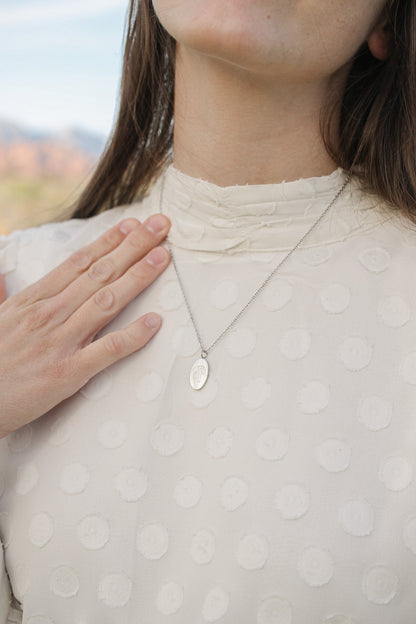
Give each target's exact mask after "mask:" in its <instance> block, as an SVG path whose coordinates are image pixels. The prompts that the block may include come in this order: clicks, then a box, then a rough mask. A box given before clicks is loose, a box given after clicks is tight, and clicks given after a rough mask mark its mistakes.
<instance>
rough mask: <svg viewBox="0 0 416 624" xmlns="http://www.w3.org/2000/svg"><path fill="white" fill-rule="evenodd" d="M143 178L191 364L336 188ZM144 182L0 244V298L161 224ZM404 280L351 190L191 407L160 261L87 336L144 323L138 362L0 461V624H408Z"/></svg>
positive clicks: (408, 392)
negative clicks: (153, 322)
mask: <svg viewBox="0 0 416 624" xmlns="http://www.w3.org/2000/svg"><path fill="white" fill-rule="evenodd" d="M164 175H166V184H165V190H164V202H163V204H164V205H163V212H164V213H166V214H167V215H168V216H169V217H170V219H171V221H172V229H171V232H170V234H169V239H170V241H171V243H172V246H173V249H174V254H175V258H176V260H177V263H178V268H179V271H180V274H181V276H182V279H183V282H184V285H185V289H186V293H187V296H188V299H189V302H190V305H191V308H192V312H193V314H194V316H195V319H196V322H197V326H198V328H199V329H200V332H201V335H202V337H203V340H204V341H205V345H204V346H207V345H210V344H211V343H212V342H213V341H214V340H215V339H216V338H217V337H218V336H219V334H220V333H221V332H222V331H223V329H224V328H225V327H227V325H228V324H229V323H230V322H231V321H232V319H233V318H234V317H235V316H236V314H237V313H238V312H239V311H240V310H241V308H243V306H244V305H245V304H246V302H247V301H248V300H249V299H250V297H251V295H252V294H253V293H254V292H255V291H256V289H257V288H258V287H259V286H260V284H261V283H262V281H263V280H264V279H265V278H266V276H267V275H268V274H269V273H270V272H271V271H272V269H273V268H274V266H275V265H277V263H278V262H279V261H280V260H281V259H282V258H283V257H284V256H286V254H287V252H288V251H289V250H290V249H292V248H293V247H294V246H295V245H296V244H297V243H298V241H299V240H300V239H301V237H302V236H303V234H304V233H305V232H306V231H307V230H308V228H309V227H310V226H311V225H312V224H313V222H314V221H315V220H316V219H317V217H318V216H319V214H321V213H322V212H323V210H324V209H325V208H326V206H327V205H328V204H329V203H330V201H331V199H332V198H333V197H334V195H335V194H336V192H337V190H338V189H339V188H340V186H341V185H342V183H343V181H344V179H345V176H344V173H343V172H342V171H341V170H340V169H338V170H336V171H334V172H333V173H332V174H331V175H329V176H324V177H319V178H311V179H307V180H297V181H295V182H289V183H281V184H266V185H248V186H231V187H225V188H222V187H218V186H216V185H214V184H212V183H209V182H206V181H202V180H199V179H196V178H192V177H190V176H187V175H185V174H184V173H182V172H180V171H179V170H177V169H176V168H175V167H174V166H173V165H172V164H171V165H169V166H168V167H167V169H166V170H165V173H164ZM161 180H162V177H160V178H159V179H158V180H157V181H156V183H155V184H154V185H153V187H152V188H151V190H150V193H149V194H148V196H147V197H146V198H145V199H144V200H143V201H142V202H140V203H135V204H133V205H130V206H127V207H126V206H122V207H119V208H116V209H112V210H110V211H108V212H105V213H103V214H100V215H97V216H95V217H93V218H90V219H86V220H81V219H73V220H69V221H65V222H61V223H50V224H47V225H43V226H41V227H36V228H32V229H28V230H23V231H15V232H13V233H12V234H11V235H10V236H7V237H0V272H1V273H2V274H3V275H5V279H6V288H7V292H8V294H9V296H10V295H12V294H14V293H17V292H19V291H20V290H21V289H23V288H24V287H25V286H26V285H28V284H31V283H33V282H34V281H36V280H37V279H39V278H40V277H41V276H43V275H44V274H45V273H47V272H48V271H50V270H51V269H52V268H53V267H55V266H56V265H58V264H59V263H61V262H62V261H63V260H64V259H65V258H67V257H68V256H69V255H70V253H72V252H73V251H74V250H76V249H78V248H80V247H82V246H83V245H86V244H87V243H89V242H91V241H93V240H95V239H96V238H97V237H98V236H99V235H100V234H101V233H102V232H104V231H105V230H106V229H108V228H109V227H110V226H112V225H113V224H116V223H117V222H119V221H120V220H121V219H123V218H125V217H128V216H135V217H137V218H138V219H140V220H144V219H145V218H146V217H147V216H149V215H150V214H153V213H156V212H160V206H159V199H160V188H161ZM415 275H416V231H415V227H414V226H412V225H411V224H410V221H406V220H405V219H404V217H401V216H400V214H399V213H398V212H397V211H396V212H395V211H394V210H393V209H391V208H388V207H386V206H384V205H383V204H382V202H380V201H379V200H378V199H374V198H373V197H371V196H370V195H368V194H366V193H364V192H362V191H361V190H360V187H359V185H358V182H357V181H356V180H353V181H352V182H351V183H350V184H349V186H348V187H347V189H346V191H345V192H344V194H343V195H342V196H341V198H340V199H339V200H338V201H337V203H336V204H335V205H334V206H333V207H332V209H331V210H330V211H329V213H328V214H327V215H326V217H325V218H324V220H323V221H322V222H321V223H320V224H319V225H318V226H317V227H316V228H315V229H314V230H313V232H312V233H311V234H310V235H309V236H308V238H307V239H306V240H305V241H304V242H303V243H302V245H301V247H300V248H299V249H297V250H296V251H295V252H294V253H293V254H292V255H291V256H290V257H289V258H288V260H287V261H286V262H285V263H284V264H283V265H282V267H281V268H280V269H279V271H278V273H277V274H276V275H275V277H274V278H273V279H272V280H271V282H269V284H268V285H267V286H266V288H265V289H264V290H263V291H262V293H261V294H260V296H259V297H258V298H257V299H255V300H254V301H253V303H251V305H250V306H249V307H248V309H247V310H246V312H245V313H244V315H243V316H242V317H241V318H240V320H239V321H238V323H237V324H236V326H235V327H234V328H233V329H232V331H230V332H228V333H227V334H226V335H225V336H224V337H223V339H222V340H220V341H219V342H218V343H217V344H216V346H215V347H213V349H212V351H210V352H209V357H208V359H209V362H210V366H211V373H210V377H209V379H208V382H207V384H206V386H205V387H204V388H203V389H202V390H199V391H197V390H193V389H192V388H191V387H190V385H189V371H190V368H191V366H192V364H193V362H194V361H195V359H197V358H198V356H199V353H200V347H199V344H198V341H197V339H196V336H195V332H194V328H193V325H192V323H191V321H190V318H189V314H188V311H187V309H186V306H185V303H184V300H183V295H182V292H181V290H180V288H179V285H178V280H177V276H176V273H175V271H174V267H173V265H172V263H171V264H170V265H169V267H168V268H167V270H166V271H165V272H164V273H163V274H162V275H161V276H160V277H159V278H158V279H157V280H156V281H155V282H154V283H153V284H152V285H151V286H149V287H148V288H147V289H146V291H145V292H144V293H142V294H141V295H140V296H139V297H137V298H136V299H135V300H133V301H132V302H131V303H130V304H129V305H128V306H127V307H126V308H124V309H123V311H122V312H121V313H120V314H119V315H118V316H117V318H116V319H114V320H113V321H112V322H111V323H110V324H109V325H107V326H106V327H105V328H104V330H102V331H101V332H100V333H99V334H98V336H97V337H100V336H102V335H104V334H105V333H108V332H110V331H113V330H114V329H119V328H122V327H125V326H126V325H127V324H129V323H130V322H132V321H133V320H135V319H136V318H138V317H139V316H141V315H142V314H144V313H146V312H150V311H156V312H159V313H160V314H161V316H162V318H163V325H162V328H161V330H160V331H159V333H158V334H157V335H156V336H155V337H154V338H153V339H152V340H151V341H150V342H149V343H148V345H147V346H146V347H145V348H144V349H143V350H141V351H139V352H136V353H134V354H132V355H131V356H129V357H128V358H125V359H124V360H122V361H121V362H119V363H117V364H115V365H113V366H111V367H109V368H107V369H106V370H104V371H103V372H101V373H99V374H98V375H97V376H96V377H94V378H93V379H91V380H90V382H89V383H88V384H87V385H86V386H85V387H84V388H82V389H81V390H80V391H79V392H77V393H76V394H75V395H74V396H73V397H71V398H70V399H68V400H65V401H64V402H63V403H61V404H60V405H58V406H57V407H56V408H55V409H53V410H51V411H50V412H48V413H47V414H45V415H44V416H42V417H41V418H39V419H37V420H36V421H35V422H33V423H31V424H30V425H27V426H25V427H23V428H21V429H19V430H17V431H16V432H14V433H13V434H11V435H9V436H8V437H7V438H4V439H3V440H1V442H0V495H1V496H0V536H1V541H2V544H3V546H4V558H0V561H1V564H2V565H3V563H4V568H3V569H2V570H1V566H0V623H1V624H4V623H6V622H20V621H21V620H22V621H23V622H24V624H98V623H99V624H121V623H123V624H124V623H126V624H198V623H201V624H203V623H206V622H218V623H219V624H414V623H415V621H416V620H415V618H416V615H415V614H416V592H415V579H416V465H415V461H416V317H415V310H416V308H415V306H416V277H415ZM0 400H1V399H0ZM0 409H1V405H0ZM9 599H10V600H11V601H12V602H11V605H10V604H9Z"/></svg>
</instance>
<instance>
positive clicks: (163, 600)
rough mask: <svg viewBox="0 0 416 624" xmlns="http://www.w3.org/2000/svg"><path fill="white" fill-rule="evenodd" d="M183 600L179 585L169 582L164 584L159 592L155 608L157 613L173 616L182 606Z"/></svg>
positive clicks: (181, 589)
mask: <svg viewBox="0 0 416 624" xmlns="http://www.w3.org/2000/svg"><path fill="white" fill-rule="evenodd" d="M183 599H184V594H183V588H182V586H181V585H180V584H179V583H175V582H174V581H170V582H167V583H164V584H163V585H162V586H161V587H160V590H159V593H158V595H157V599H156V606H157V609H158V611H159V613H162V614H163V615H173V614H174V613H176V612H177V611H179V609H180V608H181V606H182V603H183Z"/></svg>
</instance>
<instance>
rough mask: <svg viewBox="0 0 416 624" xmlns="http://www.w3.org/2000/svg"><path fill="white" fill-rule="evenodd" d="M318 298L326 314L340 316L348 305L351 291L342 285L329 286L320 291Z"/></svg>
mask: <svg viewBox="0 0 416 624" xmlns="http://www.w3.org/2000/svg"><path fill="white" fill-rule="evenodd" d="M319 298H320V302H321V305H322V307H323V308H324V310H326V312H328V314H341V313H342V312H345V310H346V309H347V308H348V306H349V304H350V301H351V291H350V289H349V288H347V287H346V286H344V285H343V284H329V286H326V288H324V289H323V290H321V292H320V294H319Z"/></svg>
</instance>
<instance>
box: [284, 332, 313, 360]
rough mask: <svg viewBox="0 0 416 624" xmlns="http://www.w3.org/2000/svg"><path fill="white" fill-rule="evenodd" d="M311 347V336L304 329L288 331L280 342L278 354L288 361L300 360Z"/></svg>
mask: <svg viewBox="0 0 416 624" xmlns="http://www.w3.org/2000/svg"><path fill="white" fill-rule="evenodd" d="M310 347H311V335H310V333H309V332H308V331H307V330H306V329H290V330H288V331H287V332H286V333H285V334H284V335H283V336H282V339H281V341H280V352H281V353H282V355H283V356H284V357H285V358H287V359H288V360H300V359H302V358H303V357H305V355H306V354H307V353H308V351H309V349H310Z"/></svg>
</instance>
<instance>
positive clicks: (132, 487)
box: [114, 468, 147, 503]
mask: <svg viewBox="0 0 416 624" xmlns="http://www.w3.org/2000/svg"><path fill="white" fill-rule="evenodd" d="M114 482H115V487H116V490H117V491H118V493H119V494H120V496H121V498H122V499H123V500H125V501H127V502H128V503H134V502H136V501H138V500H139V499H140V498H141V497H142V496H144V494H145V493H146V490H147V475H146V474H145V473H144V472H143V470H138V469H137V468H124V469H123V470H121V471H120V472H119V473H118V475H117V476H116V477H115V479H114Z"/></svg>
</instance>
